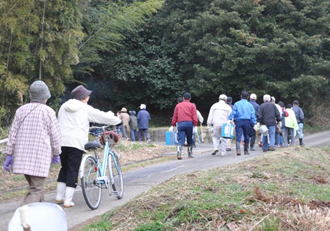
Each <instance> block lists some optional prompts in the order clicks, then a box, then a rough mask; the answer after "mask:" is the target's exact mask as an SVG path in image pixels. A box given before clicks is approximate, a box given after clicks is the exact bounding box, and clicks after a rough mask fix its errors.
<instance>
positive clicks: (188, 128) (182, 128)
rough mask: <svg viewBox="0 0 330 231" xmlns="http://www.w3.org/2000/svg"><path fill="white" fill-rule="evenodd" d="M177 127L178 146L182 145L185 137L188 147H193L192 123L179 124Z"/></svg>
mask: <svg viewBox="0 0 330 231" xmlns="http://www.w3.org/2000/svg"><path fill="white" fill-rule="evenodd" d="M177 126H178V142H179V145H184V142H185V138H186V137H187V143H188V146H192V145H193V137H192V135H193V127H194V125H193V123H192V122H179V123H177Z"/></svg>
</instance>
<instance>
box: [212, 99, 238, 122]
mask: <svg viewBox="0 0 330 231" xmlns="http://www.w3.org/2000/svg"><path fill="white" fill-rule="evenodd" d="M231 111H232V109H231V107H230V106H229V105H228V104H226V103H225V101H223V100H220V101H219V102H217V103H215V104H213V105H212V107H211V108H210V112H209V116H208V118H207V125H209V126H211V125H213V126H222V125H223V124H224V123H226V122H227V121H228V117H229V115H230V113H231Z"/></svg>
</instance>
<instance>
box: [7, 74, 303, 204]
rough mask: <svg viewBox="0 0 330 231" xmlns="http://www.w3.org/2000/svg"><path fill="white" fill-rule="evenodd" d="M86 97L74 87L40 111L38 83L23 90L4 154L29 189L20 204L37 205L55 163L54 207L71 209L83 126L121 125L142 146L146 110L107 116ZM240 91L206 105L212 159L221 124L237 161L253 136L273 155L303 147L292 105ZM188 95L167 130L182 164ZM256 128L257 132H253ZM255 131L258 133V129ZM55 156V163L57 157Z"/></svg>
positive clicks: (219, 145)
mask: <svg viewBox="0 0 330 231" xmlns="http://www.w3.org/2000/svg"><path fill="white" fill-rule="evenodd" d="M91 93H92V92H91V91H90V90H88V89H86V88H85V87H84V86H82V85H79V86H77V87H76V88H74V89H73V90H72V92H71V96H72V99H69V100H68V101H66V102H65V103H64V104H63V105H62V106H61V107H60V109H59V112H58V117H56V114H55V111H54V110H53V109H52V108H50V107H49V106H47V105H46V102H47V100H48V99H49V98H50V97H51V94H50V91H49V89H48V87H47V85H46V84H45V83H44V82H43V81H40V80H38V81H35V82H33V83H32V84H31V86H30V88H29V94H30V100H31V101H30V103H27V104H25V105H23V106H21V107H19V108H18V109H17V111H16V114H15V117H14V120H13V123H12V126H11V129H10V132H9V137H8V142H7V147H6V150H5V154H7V155H6V159H5V162H4V169H5V170H8V171H10V170H12V171H13V173H16V174H23V175H24V176H25V178H26V180H27V182H28V184H29V192H28V194H27V195H26V197H25V199H24V203H25V204H26V203H31V202H40V201H43V200H44V198H43V187H44V183H45V179H46V178H47V177H48V174H49V169H50V165H51V164H56V163H61V169H60V171H59V175H58V178H57V182H58V183H57V190H56V191H57V193H56V202H57V203H59V204H62V203H63V205H64V207H72V206H74V203H73V195H74V192H75V188H76V186H77V181H78V172H79V167H80V162H81V159H82V155H83V153H84V152H85V149H84V145H85V144H86V143H87V142H88V134H89V124H90V123H100V124H108V125H114V126H118V125H119V126H120V125H122V133H123V136H124V137H128V134H131V136H130V137H131V140H132V141H134V140H136V132H137V129H138V131H139V137H140V138H139V139H140V140H142V139H145V140H148V139H150V137H149V136H148V127H149V120H150V114H149V112H148V111H147V110H146V105H145V104H141V105H140V111H139V112H138V114H137V116H136V115H135V114H136V113H135V111H130V112H129V113H130V114H128V113H127V109H126V108H122V109H121V111H120V113H117V116H116V115H115V114H114V113H113V112H111V111H108V112H103V111H100V110H98V109H95V108H93V107H92V106H90V105H89V104H88V101H89V98H90V95H91ZM248 98H249V94H248V92H247V91H242V93H241V100H239V101H238V102H236V103H235V104H234V105H232V104H231V102H232V98H231V97H227V96H226V95H225V94H221V95H220V96H219V101H218V102H216V103H215V104H213V105H212V107H211V108H210V111H209V115H208V119H207V125H208V127H209V130H210V132H211V135H212V142H213V147H214V151H213V152H212V154H213V155H215V154H216V153H218V152H219V151H220V153H221V155H225V154H226V151H228V150H230V142H229V140H228V139H225V138H223V137H222V136H221V131H222V129H223V125H224V124H225V123H234V124H235V131H236V154H237V155H241V148H240V146H241V141H243V143H244V145H243V146H244V154H249V151H254V150H255V148H254V147H255V143H256V140H257V138H258V132H257V131H259V133H261V134H262V149H263V151H264V152H266V151H273V150H275V147H276V146H287V145H293V144H294V140H295V136H296V133H297V134H298V137H299V142H300V145H303V137H304V134H303V126H304V113H303V111H302V109H301V108H300V107H299V102H298V101H297V100H295V101H293V105H290V104H288V105H287V107H285V105H284V103H283V102H279V103H278V104H276V102H275V98H274V97H271V96H270V95H264V96H263V101H264V102H263V103H262V104H261V105H260V106H259V104H258V103H257V102H256V100H257V96H256V95H255V94H251V95H250V101H248ZM190 100H191V94H190V93H188V92H186V93H184V94H183V97H182V98H180V100H179V101H178V104H177V105H176V106H175V109H174V113H173V117H172V122H171V124H172V126H173V127H177V130H178V145H177V158H178V159H182V150H183V146H184V145H185V142H187V146H188V157H189V158H192V157H193V155H192V154H193V146H194V143H195V140H194V139H193V134H194V133H196V132H197V125H198V123H203V117H202V116H201V114H200V113H199V111H198V110H197V109H196V105H195V104H193V103H191V102H190ZM258 124H260V126H258ZM258 127H260V128H258ZM60 154H61V158H59V155H60Z"/></svg>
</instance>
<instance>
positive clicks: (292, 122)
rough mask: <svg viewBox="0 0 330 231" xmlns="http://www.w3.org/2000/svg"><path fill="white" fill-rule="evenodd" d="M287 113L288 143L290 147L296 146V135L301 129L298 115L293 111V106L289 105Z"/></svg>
mask: <svg viewBox="0 0 330 231" xmlns="http://www.w3.org/2000/svg"><path fill="white" fill-rule="evenodd" d="M286 111H287V113H288V116H287V117H285V128H286V132H287V142H288V144H289V145H291V146H293V145H294V143H295V142H294V138H295V136H296V133H297V131H298V129H299V125H298V122H297V118H296V114H295V113H294V111H293V109H292V104H288V106H287V108H286Z"/></svg>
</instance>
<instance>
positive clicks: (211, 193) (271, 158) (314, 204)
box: [82, 147, 330, 231]
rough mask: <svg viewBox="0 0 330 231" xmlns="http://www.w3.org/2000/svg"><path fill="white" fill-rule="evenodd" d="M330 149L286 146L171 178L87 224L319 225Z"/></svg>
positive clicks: (324, 221) (329, 202)
mask: <svg viewBox="0 0 330 231" xmlns="http://www.w3.org/2000/svg"><path fill="white" fill-rule="evenodd" d="M329 166H330V149H309V148H299V147H296V148H290V149H282V150H280V151H278V152H274V153H267V154H266V155H264V156H263V157H258V158H256V159H254V160H250V161H247V162H244V163H241V164H238V165H233V166H228V167H225V168H219V169H215V170H211V171H208V172H195V173H193V174H187V175H181V176H177V177H174V178H172V179H171V180H169V181H167V182H165V183H164V184H161V185H159V186H157V187H156V188H154V189H152V190H151V191H149V192H147V193H145V194H143V195H142V196H140V197H139V198H137V199H136V200H134V201H131V202H129V203H128V204H127V205H125V206H124V207H122V208H120V209H119V210H117V211H114V212H112V213H109V214H105V215H104V216H102V217H101V218H100V219H99V221H97V222H95V223H93V224H91V225H89V226H86V227H85V228H83V229H82V230H83V231H91V230H98V231H101V230H134V231H142V230H143V231H148V230H150V231H151V230H152V231H157V230H158V231H162V230H191V231H192V230H196V231H197V230H237V231H238V230H251V231H252V230H260V231H261V230H268V231H272V230H318V231H326V230H329V227H330V168H329Z"/></svg>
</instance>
